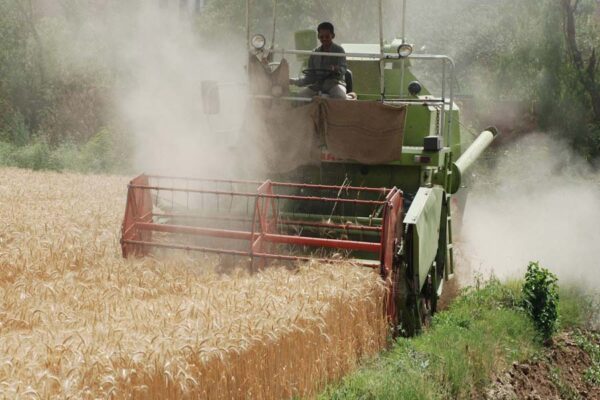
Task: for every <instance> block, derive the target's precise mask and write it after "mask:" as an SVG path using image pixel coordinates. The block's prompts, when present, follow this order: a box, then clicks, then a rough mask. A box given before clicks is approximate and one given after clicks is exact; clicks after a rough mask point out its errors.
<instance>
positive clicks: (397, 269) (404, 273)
mask: <svg viewBox="0 0 600 400" xmlns="http://www.w3.org/2000/svg"><path fill="white" fill-rule="evenodd" d="M405 237H410V236H409V235H406V236H405ZM409 242H410V240H406V242H405V243H404V246H402V245H400V246H399V247H398V249H397V251H396V254H397V257H396V259H395V262H394V287H395V301H396V313H397V318H396V320H397V326H396V327H395V334H396V335H399V336H415V335H418V334H419V333H421V332H422V331H423V328H424V327H426V326H428V325H429V324H430V323H431V317H432V316H433V313H434V312H435V311H436V308H437V293H436V291H435V288H434V287H435V285H434V282H433V278H432V276H431V275H429V276H428V277H427V281H426V283H425V285H424V287H423V288H422V289H420V288H419V279H418V277H417V276H416V275H415V273H414V269H413V263H412V254H411V250H410V249H412V246H411V244H410V243H409Z"/></svg>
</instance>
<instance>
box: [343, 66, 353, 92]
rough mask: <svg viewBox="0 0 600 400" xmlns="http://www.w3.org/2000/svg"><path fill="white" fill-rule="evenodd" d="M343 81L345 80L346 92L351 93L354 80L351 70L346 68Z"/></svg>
mask: <svg viewBox="0 0 600 400" xmlns="http://www.w3.org/2000/svg"><path fill="white" fill-rule="evenodd" d="M344 81H346V92H347V93H351V92H353V91H354V80H353V76H352V71H350V70H349V69H347V70H346V74H345V75H344Z"/></svg>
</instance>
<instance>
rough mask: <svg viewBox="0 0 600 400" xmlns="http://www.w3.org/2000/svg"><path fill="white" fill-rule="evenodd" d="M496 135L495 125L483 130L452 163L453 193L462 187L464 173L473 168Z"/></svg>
mask: <svg viewBox="0 0 600 400" xmlns="http://www.w3.org/2000/svg"><path fill="white" fill-rule="evenodd" d="M496 136H498V130H497V129H496V128H495V127H493V126H492V127H489V128H488V129H486V130H485V131H483V132H481V133H480V134H479V136H477V139H475V141H474V142H473V143H472V144H471V145H470V146H469V148H468V149H467V150H466V151H465V152H464V153H463V154H462V155H461V156H460V157H459V159H458V160H456V161H455V162H454V164H453V165H452V187H451V193H452V194H454V193H456V192H457V191H458V189H459V188H460V184H461V182H462V177H463V175H464V173H465V172H466V171H467V170H468V169H469V168H471V165H473V163H474V162H475V161H476V160H477V159H478V158H479V156H481V154H482V153H483V152H484V151H485V149H487V148H488V146H489V145H490V144H491V143H492V142H493V141H494V139H495V138H496Z"/></svg>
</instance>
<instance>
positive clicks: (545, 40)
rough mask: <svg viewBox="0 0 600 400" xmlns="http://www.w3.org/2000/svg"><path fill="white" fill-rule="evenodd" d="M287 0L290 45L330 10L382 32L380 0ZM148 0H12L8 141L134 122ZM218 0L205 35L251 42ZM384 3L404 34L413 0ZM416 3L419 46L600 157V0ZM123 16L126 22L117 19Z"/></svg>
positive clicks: (67, 135) (240, 11) (204, 39)
mask: <svg viewBox="0 0 600 400" xmlns="http://www.w3.org/2000/svg"><path fill="white" fill-rule="evenodd" d="M173 2H174V0H171V1H167V0H156V2H155V4H157V5H158V4H163V3H173ZM175 3H177V2H175ZM175 3H174V4H175ZM251 3H252V4H253V8H252V12H251V15H250V20H251V25H252V32H253V33H254V32H260V33H263V34H265V36H266V37H267V39H268V40H270V38H271V35H272V17H273V15H272V6H273V3H274V2H273V0H252V1H251ZM276 3H277V14H278V20H277V22H278V23H277V30H276V32H275V34H276V40H277V42H278V44H279V45H281V46H282V47H285V48H289V47H291V46H292V45H293V32H294V31H296V30H298V29H307V28H314V27H315V26H316V25H317V24H318V23H319V22H321V21H323V20H330V21H332V22H334V24H335V25H336V31H337V35H338V37H337V38H336V40H338V41H340V42H345V43H352V42H363V43H364V42H370V43H376V42H377V40H378V29H377V16H378V10H377V7H376V4H377V2H376V1H375V0H286V1H277V2H276ZM142 4H146V5H147V3H146V2H141V1H140V0H128V1H117V0H106V1H103V2H95V1H75V0H48V1H44V2H39V1H35V0H0V142H4V143H10V144H14V145H18V146H23V145H27V144H31V143H34V142H35V143H37V142H39V141H43V142H45V143H46V144H47V145H48V146H50V148H52V149H54V148H57V147H59V146H61V145H62V144H64V143H70V144H72V145H75V146H78V147H81V148H83V146H85V144H86V143H87V142H88V141H90V140H91V139H92V138H93V137H95V136H96V135H97V134H98V133H99V132H103V131H104V132H105V131H106V129H108V131H111V132H125V129H121V128H122V127H119V126H118V121H117V119H116V118H115V110H114V104H113V99H112V98H111V92H112V91H113V89H115V88H116V87H119V86H120V85H123V82H127V81H128V80H129V79H130V77H131V76H133V75H134V74H135V71H133V70H132V68H129V69H128V68H127V66H125V67H124V66H123V65H122V64H118V63H116V62H115V60H114V59H115V55H116V51H117V50H115V44H118V43H119V41H120V39H121V38H122V37H124V36H128V35H131V34H132V33H133V29H134V28H133V26H132V25H131V24H128V23H127V22H128V20H129V19H130V18H131V16H132V15H135V13H136V12H138V11H139V9H140V8H141V6H142ZM206 4H207V5H206V7H205V8H204V10H203V12H202V13H200V14H198V15H195V16H193V18H194V26H195V30H196V32H197V37H198V41H199V42H200V43H203V44H204V45H206V44H210V45H211V46H212V47H213V48H214V47H216V48H220V49H222V50H227V47H228V46H227V43H228V42H230V41H237V42H240V43H241V42H243V38H244V37H245V33H246V32H245V20H246V9H245V2H244V1H240V0H219V1H216V0H212V1H210V0H209V1H207V2H206ZM384 4H385V9H384V32H385V36H386V39H392V38H393V37H399V36H400V33H401V25H400V24H401V17H402V16H401V11H402V7H401V2H400V1H397V2H395V1H386V2H384ZM49 5H52V6H51V7H50V6H49ZM407 12H408V18H407V26H406V32H407V38H408V40H409V41H411V42H412V43H415V45H416V47H417V49H418V50H417V51H420V52H426V53H444V54H449V55H450V56H452V57H453V58H454V59H455V60H456V63H457V73H458V76H457V82H458V86H459V87H458V88H457V91H458V92H459V93H460V94H469V95H472V96H473V97H474V98H475V100H476V102H475V103H476V104H478V105H479V106H480V107H482V108H487V109H488V110H489V113H493V112H494V110H495V109H497V107H498V105H497V103H498V101H501V102H502V101H515V102H519V104H522V105H523V107H524V109H525V111H526V112H527V113H529V114H531V115H534V116H535V118H534V120H535V125H536V126H535V127H536V128H538V129H539V130H543V131H545V132H549V134H554V135H557V136H560V137H561V138H565V139H567V140H568V141H569V142H570V143H571V145H572V146H573V148H574V149H576V151H577V152H578V153H580V154H582V155H583V156H584V157H585V158H587V159H589V160H594V159H598V158H600V75H599V74H600V72H599V71H598V70H599V69H600V68H599V67H598V64H599V61H598V55H597V51H598V50H597V49H598V48H600V34H599V32H600V29H599V28H600V26H599V25H600V6H599V5H598V2H597V1H596V0H561V1H558V2H557V1H555V0H540V1H535V2H532V1H522V0H506V1H502V2H482V1H480V0H460V1H456V2H452V3H451V4H449V3H448V2H447V0H422V1H409V2H408V9H407ZM115 19H120V23H119V24H118V26H120V27H121V28H120V29H114V26H115V24H112V25H111V23H110V21H111V20H115ZM485 123H486V121H483V120H482V121H481V124H485ZM526 128H527V129H531V126H530V125H528V126H527V127H526ZM119 134H120V133H119ZM117 136H118V135H117ZM113 141H114V142H115V143H121V142H122V140H121V139H119V138H116V139H115V140H113Z"/></svg>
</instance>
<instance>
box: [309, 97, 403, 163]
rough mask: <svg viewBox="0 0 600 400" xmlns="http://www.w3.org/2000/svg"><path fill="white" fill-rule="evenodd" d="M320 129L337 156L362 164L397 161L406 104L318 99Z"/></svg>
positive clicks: (328, 147) (332, 151) (328, 146)
mask: <svg viewBox="0 0 600 400" xmlns="http://www.w3.org/2000/svg"><path fill="white" fill-rule="evenodd" d="M319 102H320V106H319V111H320V112H319V114H320V123H319V126H320V131H321V134H322V135H324V137H325V143H326V145H327V150H328V151H329V152H330V153H331V154H333V155H334V156H335V157H336V158H339V159H342V160H354V161H358V162H359V163H362V164H382V163H387V162H391V161H395V160H398V159H399V158H400V155H401V153H402V141H403V137H404V122H405V119H406V106H391V105H386V104H382V103H380V102H376V101H343V100H330V99H320V100H319Z"/></svg>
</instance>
